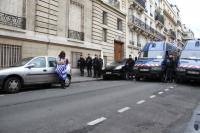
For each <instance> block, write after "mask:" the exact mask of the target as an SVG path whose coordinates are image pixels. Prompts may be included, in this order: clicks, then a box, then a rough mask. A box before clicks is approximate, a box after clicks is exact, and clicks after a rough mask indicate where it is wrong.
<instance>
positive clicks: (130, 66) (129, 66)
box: [126, 55, 135, 79]
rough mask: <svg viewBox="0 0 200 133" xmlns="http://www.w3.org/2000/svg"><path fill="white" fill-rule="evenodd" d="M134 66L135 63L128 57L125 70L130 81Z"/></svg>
mask: <svg viewBox="0 0 200 133" xmlns="http://www.w3.org/2000/svg"><path fill="white" fill-rule="evenodd" d="M134 64H135V61H134V60H133V59H132V56H131V55H129V58H128V59H127V61H126V69H127V72H128V78H129V79H132V78H133V66H134Z"/></svg>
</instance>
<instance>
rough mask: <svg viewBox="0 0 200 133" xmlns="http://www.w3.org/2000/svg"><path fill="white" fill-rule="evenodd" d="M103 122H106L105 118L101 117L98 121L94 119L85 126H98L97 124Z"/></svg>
mask: <svg viewBox="0 0 200 133" xmlns="http://www.w3.org/2000/svg"><path fill="white" fill-rule="evenodd" d="M105 120H106V118H105V117H101V118H98V119H96V120H94V121H91V122H88V123H87V125H88V126H94V125H96V124H99V123H101V122H103V121H105Z"/></svg>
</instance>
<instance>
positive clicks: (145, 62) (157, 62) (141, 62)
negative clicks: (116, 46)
mask: <svg viewBox="0 0 200 133" xmlns="http://www.w3.org/2000/svg"><path fill="white" fill-rule="evenodd" d="M162 62H163V59H138V60H137V61H136V62H135V66H138V67H140V66H146V67H155V66H161V64H162Z"/></svg>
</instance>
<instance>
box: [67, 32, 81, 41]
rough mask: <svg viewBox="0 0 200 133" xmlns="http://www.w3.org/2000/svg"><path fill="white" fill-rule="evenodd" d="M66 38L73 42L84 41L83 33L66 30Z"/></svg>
mask: <svg viewBox="0 0 200 133" xmlns="http://www.w3.org/2000/svg"><path fill="white" fill-rule="evenodd" d="M68 37H69V38H72V39H75V40H80V41H84V33H83V32H78V31H74V30H68Z"/></svg>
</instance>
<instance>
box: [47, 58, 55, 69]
mask: <svg viewBox="0 0 200 133" xmlns="http://www.w3.org/2000/svg"><path fill="white" fill-rule="evenodd" d="M48 67H56V58H54V57H48Z"/></svg>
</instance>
